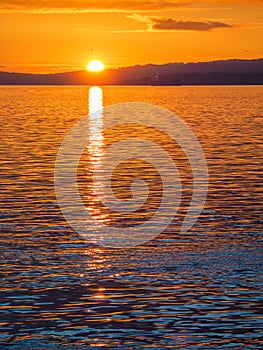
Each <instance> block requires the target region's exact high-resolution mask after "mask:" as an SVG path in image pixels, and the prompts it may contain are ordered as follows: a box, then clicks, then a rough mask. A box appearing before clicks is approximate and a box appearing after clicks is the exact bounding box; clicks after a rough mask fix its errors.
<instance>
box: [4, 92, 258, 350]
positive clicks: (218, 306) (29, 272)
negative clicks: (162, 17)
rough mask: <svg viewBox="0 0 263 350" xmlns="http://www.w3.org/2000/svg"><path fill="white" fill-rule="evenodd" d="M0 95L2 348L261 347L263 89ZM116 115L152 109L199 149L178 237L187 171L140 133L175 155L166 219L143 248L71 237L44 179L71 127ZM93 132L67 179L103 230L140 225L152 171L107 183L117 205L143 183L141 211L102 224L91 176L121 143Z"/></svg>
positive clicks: (133, 169) (132, 168) (155, 192)
mask: <svg viewBox="0 0 263 350" xmlns="http://www.w3.org/2000/svg"><path fill="white" fill-rule="evenodd" d="M0 94H1V95H0V110H1V114H0V118H1V128H0V138H1V148H0V154H1V158H0V165H1V167H0V171H1V177H0V185H1V202H0V203H1V204H0V206H1V214H0V225H1V226H0V227H1V240H0V241H1V245H0V249H1V252H0V260H1V266H0V273H1V279H0V348H1V349H19V350H20V349H57V350H59V349H65V348H67V349H96V348H101V349H152V348H153V349H208V350H211V349H262V348H263V340H262V328H263V312H262V311H263V307H262V305H263V298H262V285H263V283H262V271H263V260H262V258H263V257H262V253H263V246H262V231H263V230H262V228H263V225H262V224H263V217H262V208H263V200H262V199H263V191H262V178H263V174H262V164H263V142H262V141H263V140H262V130H263V118H262V117H263V115H262V101H263V87H262V86H257V87H252V86H220V87H205V86H204V87H186V86H178V87H102V88H89V87H71V86H63V87H45V86H41V87H37V86H34V87H30V86H27V87H23V86H20V87H11V86H10V87H8V86H3V87H1V88H0ZM123 102H145V103H150V104H155V105H157V106H161V107H164V108H166V109H168V110H170V111H171V112H173V113H175V114H176V115H177V116H179V117H180V118H181V119H183V120H184V121H185V122H186V123H187V124H188V126H189V127H190V128H191V129H192V130H193V132H194V133H195V135H196V137H197V138H198V140H199V142H200V144H201V145H202V148H203V150H204V153H205V156H206V159H207V164H208V170H209V188H208V195H207V200H206V203H205V207H204V209H203V212H202V214H201V216H200V217H199V219H198V220H197V222H196V223H195V225H194V226H193V227H192V229H191V230H190V231H189V232H187V233H183V234H182V233H180V229H179V228H180V223H181V222H182V220H183V217H184V216H185V213H186V211H187V208H188V207H189V203H190V201H191V196H192V187H193V178H192V172H191V167H190V165H189V162H188V161H187V159H186V157H185V154H184V153H183V152H182V151H181V150H180V149H179V148H178V147H177V146H176V145H174V144H173V143H171V142H166V141H165V140H162V138H160V135H159V134H158V133H154V132H152V131H151V130H146V132H145V134H144V136H145V138H148V139H150V140H151V141H152V142H156V143H159V144H161V146H162V147H163V148H164V149H166V150H168V151H171V150H173V149H174V150H175V151H174V161H175V162H176V163H177V166H178V169H179V172H180V177H181V182H182V198H181V202H180V207H179V209H178V213H177V219H176V220H175V221H174V222H173V223H172V224H171V225H170V226H169V227H168V228H167V229H166V230H164V232H163V233H161V234H160V235H158V236H157V237H155V238H154V239H152V240H151V241H149V242H145V243H144V244H142V245H140V246H137V247H133V248H125V247H123V248H121V249H114V248H107V247H104V246H99V245H97V244H94V242H91V241H89V239H84V238H83V237H82V236H80V235H78V234H77V233H76V232H75V231H74V230H73V229H72V228H71V227H70V226H69V224H68V223H67V221H66V220H65V218H64V216H63V215H62V213H61V211H60V208H59V205H58V202H57V199H56V194H55V189H54V168H55V161H56V156H57V153H58V150H59V147H60V145H61V142H62V141H63V139H64V137H65V135H66V134H67V132H68V131H69V130H70V128H71V127H72V126H73V125H74V124H75V123H76V122H77V121H79V120H80V119H81V118H82V117H83V116H85V115H87V114H88V113H90V112H92V111H94V110H96V109H97V108H98V107H101V106H104V107H105V106H109V105H112V104H117V103H123ZM101 118H102V119H103V115H102V116H101ZM156 125H157V126H158V120H156ZM92 127H94V128H95V129H96V130H97V131H98V129H101V133H100V136H99V137H97V138H95V140H93V141H92V142H91V141H87V149H86V150H85V151H84V152H83V155H82V157H81V160H80V163H79V171H78V185H79V192H80V194H81V198H82V200H83V202H84V203H85V205H86V208H87V210H89V211H91V212H92V213H93V217H94V218H95V220H98V221H99V222H101V223H102V224H104V225H113V226H117V227H122V228H125V227H129V226H130V225H131V226H132V225H135V224H136V223H138V222H139V223H140V220H141V219H142V217H143V220H147V219H148V218H149V217H150V215H151V214H152V212H153V211H155V210H158V207H159V205H160V202H161V199H160V198H161V195H162V183H161V181H160V179H159V174H158V171H156V170H155V169H154V168H153V167H151V166H150V165H149V164H145V163H143V162H142V163H140V162H139V161H136V162H134V161H130V160H128V161H127V162H126V163H125V162H124V163H123V164H122V167H121V168H120V169H117V170H116V172H115V173H114V174H113V184H114V191H115V194H116V196H117V197H118V198H121V199H126V200H127V199H129V198H130V196H131V190H130V183H131V182H132V181H133V180H134V179H136V178H137V177H140V176H141V174H143V176H144V178H146V179H147V181H148V185H149V188H150V193H151V194H150V195H149V201H148V202H147V203H146V204H145V206H144V208H143V210H142V211H137V212H133V213H125V214H116V213H114V212H109V211H108V210H107V208H105V207H103V206H102V205H101V203H99V202H98V201H97V199H96V198H95V197H94V196H93V193H92V176H91V173H92V166H93V165H94V164H95V163H96V161H97V160H98V159H99V157H101V155H102V153H103V151H104V149H105V147H106V146H107V145H109V144H113V143H115V142H116V141H118V140H119V139H120V134H121V136H122V135H123V134H125V132H126V131H127V130H126V131H125V130H121V131H120V130H119V134H118V133H116V132H109V133H108V134H106V133H105V135H104V134H103V131H102V129H103V124H102V120H97V119H96V120H93V124H92ZM136 132H139V131H138V130H137V131H136V130H134V131H133V133H134V135H135V136H136ZM96 135H97V134H96ZM102 136H103V139H102ZM140 136H141V134H140ZM176 147H177V148H176ZM127 174H128V175H129V176H127ZM122 175H124V176H122Z"/></svg>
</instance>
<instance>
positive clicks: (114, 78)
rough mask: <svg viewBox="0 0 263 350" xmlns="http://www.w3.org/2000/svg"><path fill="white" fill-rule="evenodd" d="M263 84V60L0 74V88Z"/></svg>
mask: <svg viewBox="0 0 263 350" xmlns="http://www.w3.org/2000/svg"><path fill="white" fill-rule="evenodd" d="M94 84H96V85H262V84H263V58H259V59H251V60H242V59H231V60H221V61H212V62H197V63H168V64H162V65H155V64H147V65H144V66H141V65H136V66H132V67H125V68H117V69H106V70H105V71H103V72H100V73H91V72H88V71H85V70H83V71H74V72H65V73H53V74H28V73H11V72H0V85H94Z"/></svg>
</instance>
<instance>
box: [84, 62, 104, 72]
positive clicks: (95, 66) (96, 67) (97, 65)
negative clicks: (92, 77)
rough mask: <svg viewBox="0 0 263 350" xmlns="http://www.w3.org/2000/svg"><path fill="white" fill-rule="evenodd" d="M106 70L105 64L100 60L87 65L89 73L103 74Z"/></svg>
mask: <svg viewBox="0 0 263 350" xmlns="http://www.w3.org/2000/svg"><path fill="white" fill-rule="evenodd" d="M103 70H104V64H103V63H102V62H101V61H100V60H92V61H90V62H89V63H88V65H87V71H89V72H101V71H103Z"/></svg>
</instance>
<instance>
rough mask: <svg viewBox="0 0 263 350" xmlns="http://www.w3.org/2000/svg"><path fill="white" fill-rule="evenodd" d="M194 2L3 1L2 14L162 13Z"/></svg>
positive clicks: (163, 0)
mask: <svg viewBox="0 0 263 350" xmlns="http://www.w3.org/2000/svg"><path fill="white" fill-rule="evenodd" d="M191 2H192V0H182V1H180V0H142V1H141V0H133V1H128V0H88V1H87V0H64V1H63V0H57V1H54V0H42V1H36V0H31V1H30V0H29V1H28V0H8V1H7V0H3V1H1V2H0V11H1V12H37V13H38V12H41V13H45V12H47V13H50V12H53V13H54V12H55V13H56V12H62V13H71V12H73V13H74V12H130V11H160V10H166V9H173V8H180V7H186V6H188V5H189V4H190V3H191Z"/></svg>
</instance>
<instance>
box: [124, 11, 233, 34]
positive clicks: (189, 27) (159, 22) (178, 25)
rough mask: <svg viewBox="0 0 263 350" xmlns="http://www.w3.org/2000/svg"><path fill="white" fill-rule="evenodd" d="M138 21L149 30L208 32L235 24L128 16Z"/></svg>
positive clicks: (231, 26) (136, 15)
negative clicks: (144, 24)
mask: <svg viewBox="0 0 263 350" xmlns="http://www.w3.org/2000/svg"><path fill="white" fill-rule="evenodd" d="M128 17H129V18H132V19H135V20H136V21H138V22H143V23H146V24H147V25H148V31H150V32H152V31H198V32H208V31H210V30H212V29H217V28H233V25H231V24H228V23H224V22H217V21H177V20H174V19H172V18H167V17H159V16H142V15H138V14H133V15H132V16H128Z"/></svg>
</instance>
